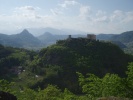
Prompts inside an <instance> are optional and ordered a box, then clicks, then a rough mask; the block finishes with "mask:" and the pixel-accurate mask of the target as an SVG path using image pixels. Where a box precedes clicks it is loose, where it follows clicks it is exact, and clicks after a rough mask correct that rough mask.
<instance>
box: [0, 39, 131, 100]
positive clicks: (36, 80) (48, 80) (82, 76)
mask: <svg viewBox="0 0 133 100" xmlns="http://www.w3.org/2000/svg"><path fill="white" fill-rule="evenodd" d="M131 62H133V56H132V55H129V54H125V53H124V51H123V50H121V49H120V48H119V47H118V46H117V45H115V44H112V43H111V42H103V41H96V40H89V39H87V38H71V39H66V40H59V41H57V43H56V44H54V45H51V46H48V47H47V48H43V49H41V50H40V51H39V52H34V51H29V50H25V49H20V48H19V49H18V48H12V47H4V46H2V45H0V79H1V81H0V85H1V87H0V90H2V91H5V92H9V93H12V94H14V95H15V96H16V97H17V98H18V100H88V99H89V100H91V99H94V100H95V99H96V98H98V97H110V96H115V97H118V98H133V96H132V94H133V63H131ZM115 97H114V98H115ZM112 98H113V97H112Z"/></svg>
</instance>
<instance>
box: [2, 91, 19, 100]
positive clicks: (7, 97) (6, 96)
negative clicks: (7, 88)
mask: <svg viewBox="0 0 133 100" xmlns="http://www.w3.org/2000/svg"><path fill="white" fill-rule="evenodd" d="M0 100H17V98H16V96H14V95H12V94H10V93H7V92H3V91H0Z"/></svg>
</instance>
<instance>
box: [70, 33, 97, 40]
mask: <svg viewBox="0 0 133 100" xmlns="http://www.w3.org/2000/svg"><path fill="white" fill-rule="evenodd" d="M68 39H72V37H71V35H68ZM87 39H90V40H96V35H95V34H87Z"/></svg>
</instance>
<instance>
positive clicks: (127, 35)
mask: <svg viewBox="0 0 133 100" xmlns="http://www.w3.org/2000/svg"><path fill="white" fill-rule="evenodd" d="M110 40H113V41H120V42H122V43H129V42H132V41H133V31H127V32H123V33H121V34H118V35H114V36H112V37H111V38H110Z"/></svg>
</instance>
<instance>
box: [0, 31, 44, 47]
mask: <svg viewBox="0 0 133 100" xmlns="http://www.w3.org/2000/svg"><path fill="white" fill-rule="evenodd" d="M0 44H2V45H5V46H12V47H19V48H32V47H33V48H34V47H40V46H43V45H44V44H43V43H42V42H41V41H40V40H39V39H38V38H36V37H34V36H33V35H32V34H31V33H29V32H28V30H26V29H24V30H23V31H22V32H21V33H19V34H13V35H5V34H0Z"/></svg>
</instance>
